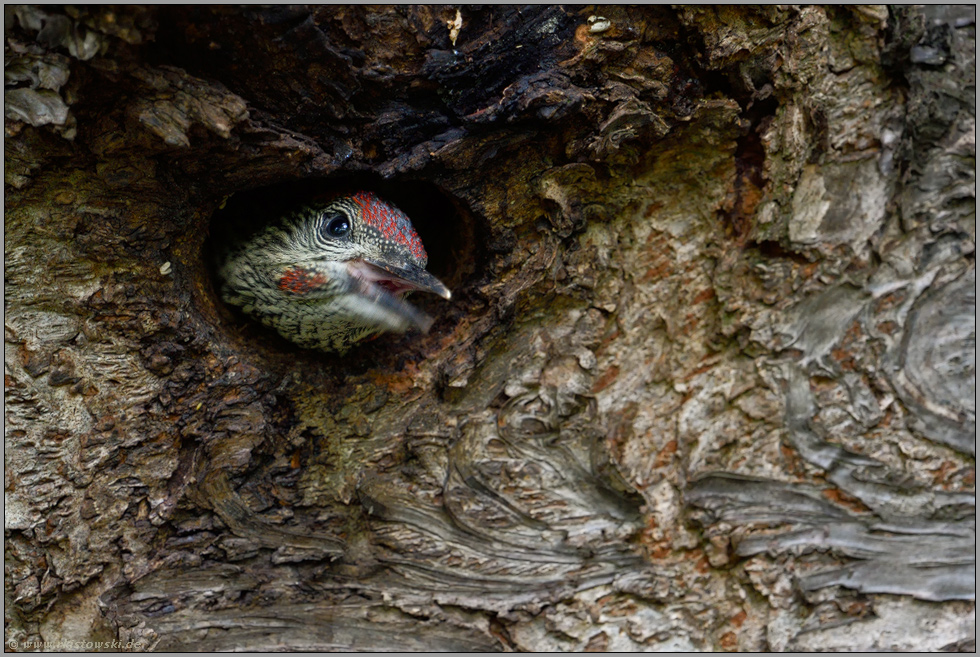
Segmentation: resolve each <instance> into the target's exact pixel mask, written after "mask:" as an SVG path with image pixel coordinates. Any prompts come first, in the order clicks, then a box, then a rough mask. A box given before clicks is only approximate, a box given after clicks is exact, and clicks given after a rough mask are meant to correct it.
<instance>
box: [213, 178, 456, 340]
mask: <svg viewBox="0 0 980 657" xmlns="http://www.w3.org/2000/svg"><path fill="white" fill-rule="evenodd" d="M427 262H428V255H427V254H426V252H425V247H423V246H422V240H420V239H419V236H418V234H416V232H415V229H414V228H413V227H412V222H411V221H409V219H408V217H407V216H405V213H404V212H402V211H401V210H399V209H398V208H396V207H394V206H393V205H390V204H388V203H386V202H384V201H382V200H381V199H380V198H378V197H377V196H376V195H374V194H373V193H371V192H364V191H361V192H357V193H356V194H352V195H349V196H342V197H339V198H336V199H333V200H330V201H324V202H317V203H313V204H311V205H308V206H305V207H303V208H300V209H299V210H297V211H295V212H293V213H291V214H288V215H286V216H284V217H282V218H280V219H279V220H278V221H276V222H274V223H273V224H271V225H269V226H266V227H264V228H263V229H261V230H260V231H258V232H257V233H256V234H254V235H253V236H251V237H249V238H247V239H245V240H244V241H242V242H239V243H238V244H235V245H234V246H232V247H231V248H230V249H229V250H228V251H227V252H226V253H225V254H223V255H222V256H221V257H220V259H219V263H218V275H219V277H220V278H221V298H222V299H224V301H225V302H226V303H229V304H231V305H234V306H238V307H240V308H241V309H242V310H243V311H244V312H245V313H247V314H248V315H250V316H252V317H254V318H255V319H257V320H259V321H260V322H262V323H263V324H265V325H267V326H270V327H272V328H274V329H275V330H276V331H278V332H279V334H280V335H282V336H283V337H284V338H286V339H287V340H291V341H292V342H295V343H296V344H298V345H300V346H301V347H306V348H308V349H319V350H321V351H328V352H340V353H344V352H346V351H347V350H348V349H349V348H350V347H351V346H352V345H353V344H355V343H356V342H359V341H361V340H364V339H365V338H368V337H371V336H374V335H376V334H378V333H381V332H383V331H396V332H404V331H407V330H409V329H419V330H422V331H427V330H428V329H429V327H430V326H431V324H432V320H431V318H429V317H428V316H427V315H425V314H424V313H422V312H420V311H419V310H417V309H416V308H414V307H413V306H412V305H410V304H409V303H408V302H406V301H405V296H406V295H407V294H408V293H410V292H414V291H421V292H432V293H433V294H438V295H439V296H441V297H442V298H444V299H449V297H450V296H451V295H450V292H449V289H448V288H447V287H446V286H445V285H443V284H442V283H441V282H440V281H439V280H438V279H437V278H436V277H435V276H433V275H432V274H430V273H429V272H427V271H426V270H425V265H426V263H427Z"/></svg>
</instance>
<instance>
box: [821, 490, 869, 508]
mask: <svg viewBox="0 0 980 657" xmlns="http://www.w3.org/2000/svg"><path fill="white" fill-rule="evenodd" d="M821 492H822V494H823V496H824V497H826V498H827V499H828V500H830V501H831V502H834V503H836V504H840V505H841V506H845V507H847V508H848V509H850V510H851V511H855V512H857V513H868V512H869V509H868V507H866V506H865V505H864V503H863V502H861V500H859V499H857V498H856V497H852V496H851V495H848V494H847V493H845V492H843V491H842V490H840V489H838V488H824V489H823V491H821Z"/></svg>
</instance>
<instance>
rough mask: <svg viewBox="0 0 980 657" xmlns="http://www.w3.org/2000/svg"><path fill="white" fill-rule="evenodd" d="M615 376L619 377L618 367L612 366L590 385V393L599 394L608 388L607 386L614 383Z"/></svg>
mask: <svg viewBox="0 0 980 657" xmlns="http://www.w3.org/2000/svg"><path fill="white" fill-rule="evenodd" d="M617 376H619V367H618V366H616V365H613V366H611V367H610V368H609V369H607V370H606V371H605V372H603V373H602V374H601V375H600V376H599V378H598V379H597V380H596V382H595V383H594V384H593V385H592V392H599V391H601V390H604V389H605V388H607V387H609V384H611V383H612V382H613V381H615V380H616V377H617Z"/></svg>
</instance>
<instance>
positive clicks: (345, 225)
mask: <svg viewBox="0 0 980 657" xmlns="http://www.w3.org/2000/svg"><path fill="white" fill-rule="evenodd" d="M349 232H350V221H348V220H347V217H342V216H339V215H334V216H333V217H329V218H328V221H327V235H329V236H330V237H343V236H344V235H346V234H347V233H349Z"/></svg>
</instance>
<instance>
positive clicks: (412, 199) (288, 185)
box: [204, 174, 486, 365]
mask: <svg viewBox="0 0 980 657" xmlns="http://www.w3.org/2000/svg"><path fill="white" fill-rule="evenodd" d="M359 190H369V191H372V192H374V193H376V194H378V195H379V196H381V197H382V198H384V199H385V200H387V201H388V202H390V203H391V204H393V205H395V206H396V207H398V208H400V209H401V210H402V211H403V212H405V214H406V215H408V217H409V218H410V219H411V221H412V224H413V225H414V227H415V230H416V231H417V232H418V234H419V237H420V238H421V239H422V243H423V244H424V245H425V249H426V252H427V254H428V256H429V261H428V265H427V267H426V269H428V271H430V272H431V273H432V274H434V275H435V276H436V277H438V278H439V279H440V280H441V281H443V282H444V283H445V284H446V285H447V286H448V287H449V289H450V290H451V291H452V293H453V298H452V300H451V301H448V302H447V301H445V300H443V299H440V298H438V297H436V296H435V295H429V294H413V295H412V296H411V297H410V302H411V303H412V304H413V305H414V306H416V307H418V308H420V309H421V310H423V311H425V312H426V313H428V314H429V315H430V316H432V317H433V318H434V319H435V324H434V326H433V328H432V330H431V331H430V332H429V334H428V335H426V336H420V335H419V334H418V333H407V334H404V335H399V334H388V333H385V334H382V335H381V336H380V337H379V338H377V339H376V340H374V341H370V342H366V343H362V344H359V345H355V346H354V347H353V348H352V349H351V350H350V351H349V352H348V353H347V355H346V357H345V358H344V361H345V362H347V363H357V362H362V361H363V362H365V363H368V362H371V363H373V364H374V365H378V364H379V363H378V359H379V356H382V355H384V354H395V353H401V354H402V356H403V357H410V353H411V351H412V350H411V343H413V342H416V341H419V340H427V339H433V336H438V335H439V334H440V333H442V332H445V331H449V330H451V328H452V325H453V323H454V322H455V319H456V318H458V317H459V316H460V314H461V313H460V304H464V303H465V299H466V298H467V297H468V291H469V283H470V282H471V281H472V280H473V278H474V275H475V274H476V273H477V271H478V269H479V267H480V263H481V262H482V261H483V259H484V258H483V251H484V249H483V248H482V246H481V245H482V244H483V243H485V242H486V240H481V239H479V237H478V233H479V230H478V225H477V222H476V220H475V218H474V216H473V213H472V212H471V211H470V210H469V208H467V207H466V206H465V204H464V203H463V202H462V201H459V200H457V199H455V198H453V196H452V195H450V194H449V193H448V192H446V191H445V190H444V189H442V188H441V187H439V186H438V185H436V184H434V183H432V182H430V181H427V180H415V179H409V180H397V181H392V180H384V179H382V178H381V177H380V176H375V175H369V174H352V175H344V176H333V177H331V178H326V179H309V180H293V181H288V182H283V183H278V184H274V185H269V186H265V187H259V188H255V189H251V190H246V191H243V192H238V193H235V194H234V195H232V196H230V197H228V198H226V199H225V201H224V202H223V203H222V204H221V206H220V207H219V208H218V209H217V210H216V211H215V212H214V214H213V215H212V218H211V225H210V231H209V236H208V238H207V240H206V241H205V244H204V256H205V259H206V262H207V266H208V271H209V275H210V276H209V277H210V279H211V280H210V282H211V289H212V291H213V294H214V298H215V303H216V305H217V306H218V307H219V308H222V309H223V310H219V314H220V315H221V316H222V317H223V319H224V320H226V323H227V327H228V328H229V330H230V331H231V332H232V333H238V334H243V337H244V338H245V339H246V340H248V341H250V342H256V343H257V347H258V349H257V350H258V351H260V352H268V350H270V349H271V350H273V351H274V352H278V353H281V352H283V351H287V352H294V353H297V354H305V355H308V356H310V357H311V358H317V357H319V356H324V357H328V358H329V357H330V354H321V352H316V351H310V350H305V349H301V348H300V347H298V346H296V345H294V344H293V343H291V342H289V341H287V340H285V339H284V338H282V337H280V336H279V335H278V333H276V332H275V331H273V330H271V329H269V328H267V327H265V326H263V325H262V324H260V323H259V322H257V321H255V320H253V319H251V318H249V317H247V316H246V315H245V314H244V313H242V312H241V311H240V310H239V309H237V308H234V307H232V306H229V305H227V304H225V303H224V302H223V301H222V300H221V299H220V295H219V294H218V290H219V289H220V281H219V279H218V276H217V272H216V265H217V261H218V257H219V255H220V253H221V250H222V246H223V245H224V244H227V243H230V242H231V241H232V240H233V239H234V238H235V237H237V236H240V235H241V234H243V233H246V234H247V233H251V232H253V231H255V230H258V229H260V228H261V227H262V226H265V225H268V224H269V223H272V222H274V221H275V220H276V219H277V218H278V217H280V216H282V215H284V214H287V213H289V212H291V211H292V210H294V209H295V208H297V207H300V206H302V205H304V204H305V203H308V202H310V201H312V200H314V199H316V198H317V197H322V196H323V195H324V194H331V193H350V192H355V191H359Z"/></svg>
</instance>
